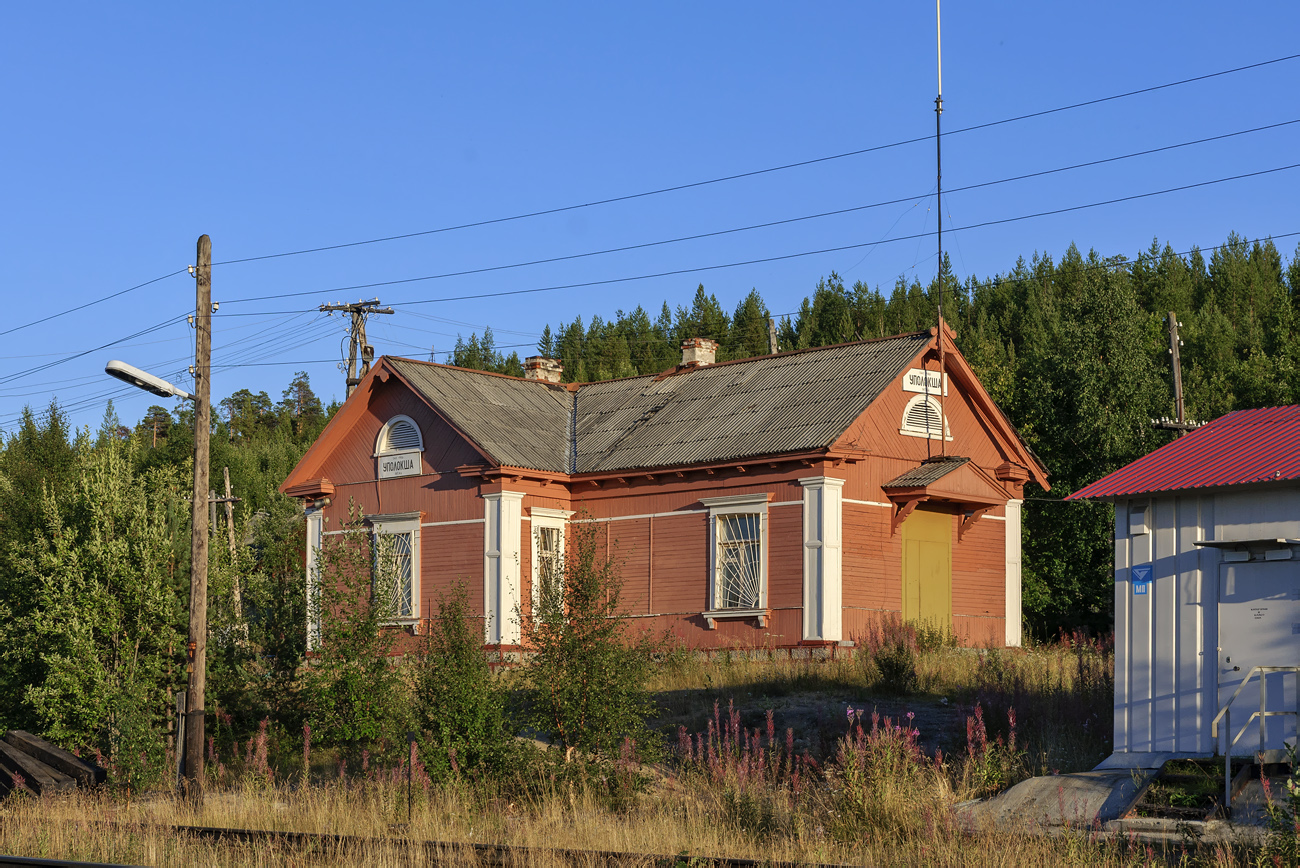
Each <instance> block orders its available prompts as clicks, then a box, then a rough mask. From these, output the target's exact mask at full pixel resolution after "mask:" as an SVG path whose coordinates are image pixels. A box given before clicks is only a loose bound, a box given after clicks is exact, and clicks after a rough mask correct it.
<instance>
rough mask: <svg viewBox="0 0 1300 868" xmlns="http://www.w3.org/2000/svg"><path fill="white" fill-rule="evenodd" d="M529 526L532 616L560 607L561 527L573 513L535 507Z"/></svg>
mask: <svg viewBox="0 0 1300 868" xmlns="http://www.w3.org/2000/svg"><path fill="white" fill-rule="evenodd" d="M529 515H530V518H531V519H532V524H533V581H532V585H533V594H532V597H533V612H534V613H537V614H540V613H541V612H542V611H543V610H544V609H549V608H551V607H556V606H560V605H562V594H563V592H564V526H565V523H566V522H567V521H568V518H569V516H571V515H573V512H572V511H570V510H567V509H545V508H543V507H539V506H535V507H533V508H532V509H531V510H530V512H529Z"/></svg>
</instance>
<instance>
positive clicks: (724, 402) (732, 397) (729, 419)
mask: <svg viewBox="0 0 1300 868" xmlns="http://www.w3.org/2000/svg"><path fill="white" fill-rule="evenodd" d="M930 341H931V337H930V335H929V333H928V332H920V333H917V334H910V335H901V336H898V337H892V338H884V339H881V340H874V341H862V342H858V343H852V344H841V345H838V346H833V347H821V348H818V349H811V350H802V351H799V352H793V353H781V354H778V355H772V356H759V357H758V358H753V359H744V360H741V361H736V362H726V363H722V364H717V365H705V366H701V367H698V368H689V369H685V370H681V371H677V372H668V373H666V374H658V375H646V376H641V377H629V378H627V379H622V380H606V381H602V382H597V383H584V384H581V385H579V386H578V388H577V391H576V392H570V391H568V390H567V389H566V388H565V387H563V386H557V385H550V384H547V383H542V382H538V381H534V380H519V379H514V378H509V377H498V376H492V375H488V374H484V373H482V372H478V371H468V370H464V369H461V368H452V367H448V366H446V365H436V364H432V363H428V362H415V361H411V360H408V359H395V358H391V357H390V358H389V359H388V361H389V362H390V363H391V364H392V365H393V367H394V368H395V369H396V370H397V371H398V372H399V373H400V374H401V375H402V376H403V377H405V378H406V379H407V380H408V381H409V382H410V383H411V384H412V385H413V386H415V388H416V389H418V390H419V391H420V392H421V393H422V394H423V395H424V396H425V398H426V399H428V400H429V401H430V403H432V404H433V405H434V406H435V407H436V408H437V409H438V410H439V411H440V412H442V413H443V414H444V415H445V416H446V417H447V419H448V420H449V421H450V422H451V423H452V424H453V425H455V426H456V427H457V428H458V429H459V430H461V431H462V432H464V433H465V434H466V435H467V436H469V437H470V438H471V439H472V440H473V441H474V442H475V443H477V444H478V445H479V446H480V447H481V448H482V449H483V450H484V451H486V452H487V453H488V454H489V455H491V456H492V457H493V458H494V459H495V460H497V461H498V462H499V463H501V464H505V465H511V466H515V467H528V468H532V469H536V470H552V471H559V472H569V473H592V472H602V471H605V472H608V471H617V470H632V469H637V468H652V467H670V466H681V465H686V464H699V463H707V462H714V461H730V460H735V459H742V458H748V457H757V456H762V455H775V454H781V453H785V452H802V451H808V450H815V449H824V448H826V447H827V446H830V445H831V444H832V443H834V442H835V440H836V439H837V438H838V437H839V436H840V435H841V434H842V433H844V431H845V429H847V428H848V426H849V425H850V424H852V423H853V421H854V420H855V419H857V418H858V416H860V415H861V414H862V411H863V410H865V409H866V408H867V406H868V405H869V404H871V402H872V401H874V400H875V399H876V397H877V396H878V395H879V394H880V393H881V391H883V390H884V388H885V387H886V386H887V385H889V383H891V382H893V381H894V379H895V378H896V377H897V376H898V375H899V374H900V373H902V371H903V370H904V368H906V367H907V365H908V363H910V362H911V361H912V360H913V359H914V358H915V357H916V356H917V355H918V354H919V353H921V352H922V351H923V350H924V349H925V348H926V347H927V346H928V345H929V343H930Z"/></svg>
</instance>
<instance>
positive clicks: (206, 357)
mask: <svg viewBox="0 0 1300 868" xmlns="http://www.w3.org/2000/svg"><path fill="white" fill-rule="evenodd" d="M194 279H195V293H194V295H195V302H194V305H195V306H194V385H195V390H194V501H193V504H192V507H193V508H192V510H191V512H190V520H191V534H190V633H189V642H188V644H187V646H186V648H187V651H188V652H189V653H188V655H187V657H188V666H189V683H188V685H187V687H186V690H185V781H184V792H185V795H186V796H188V797H189V799H190V800H191V801H193V802H195V803H201V802H202V800H203V736H204V733H203V714H204V708H203V704H204V697H203V694H204V690H205V688H206V686H207V685H206V675H207V652H208V446H209V444H208V439H209V435H210V434H211V427H212V406H211V399H212V383H211V379H210V374H211V372H212V240H211V239H210V238H208V236H206V235H201V236H199V243H198V257H197V261H196V263H195V266H194Z"/></svg>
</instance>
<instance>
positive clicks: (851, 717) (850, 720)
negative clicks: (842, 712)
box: [849, 705, 853, 723]
mask: <svg viewBox="0 0 1300 868" xmlns="http://www.w3.org/2000/svg"><path fill="white" fill-rule="evenodd" d="M852 722H853V706H852V705H850V706H849V723H852Z"/></svg>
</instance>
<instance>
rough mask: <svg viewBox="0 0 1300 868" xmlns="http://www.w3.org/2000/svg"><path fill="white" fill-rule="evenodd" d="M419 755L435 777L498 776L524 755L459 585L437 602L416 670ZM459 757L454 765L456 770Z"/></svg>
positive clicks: (481, 639) (464, 593)
mask: <svg viewBox="0 0 1300 868" xmlns="http://www.w3.org/2000/svg"><path fill="white" fill-rule="evenodd" d="M415 695H416V718H417V721H416V722H417V724H418V726H419V727H420V729H421V730H422V731H423V733H424V738H423V740H422V745H421V751H420V754H421V756H422V757H423V760H424V763H425V767H426V768H427V769H428V771H429V773H430V775H432V776H433V777H435V778H440V777H445V776H446V775H448V774H450V773H453V772H454V771H456V770H457V769H459V770H470V769H483V770H485V771H487V772H489V773H499V772H502V771H504V770H506V769H507V768H508V767H509V766H510V760H511V758H512V757H516V756H517V755H518V753H519V748H518V747H517V742H516V740H515V739H514V738H513V736H512V733H511V732H510V728H509V720H508V717H507V715H506V695H505V691H504V690H502V689H501V687H500V686H499V685H498V684H497V683H496V682H495V681H494V680H493V678H492V672H491V669H490V668H489V667H488V663H487V659H486V658H485V657H484V656H483V637H482V632H481V628H480V627H479V626H478V622H477V620H476V619H475V618H473V616H472V615H471V613H470V611H469V595H468V592H467V591H466V590H465V586H464V585H461V584H458V585H456V586H455V587H453V588H452V589H451V590H450V591H449V592H448V593H447V595H446V596H442V597H440V598H439V600H438V611H437V614H436V615H435V616H434V618H433V619H432V620H431V622H430V627H429V632H428V634H427V635H426V636H425V637H424V639H423V640H422V641H421V643H420V654H419V657H418V659H417V661H416V665H415ZM453 757H454V765H453Z"/></svg>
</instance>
